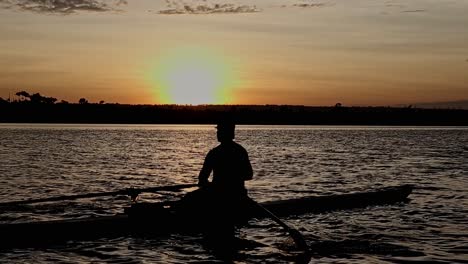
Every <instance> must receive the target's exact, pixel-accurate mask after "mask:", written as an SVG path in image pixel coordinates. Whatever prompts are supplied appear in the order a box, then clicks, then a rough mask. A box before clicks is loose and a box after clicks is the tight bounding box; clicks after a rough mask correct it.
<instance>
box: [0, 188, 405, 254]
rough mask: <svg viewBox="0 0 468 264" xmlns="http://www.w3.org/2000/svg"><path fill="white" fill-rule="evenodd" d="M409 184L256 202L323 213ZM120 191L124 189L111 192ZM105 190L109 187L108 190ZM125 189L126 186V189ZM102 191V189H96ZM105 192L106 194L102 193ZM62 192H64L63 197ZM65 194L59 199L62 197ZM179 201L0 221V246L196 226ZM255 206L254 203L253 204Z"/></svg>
mask: <svg viewBox="0 0 468 264" xmlns="http://www.w3.org/2000/svg"><path fill="white" fill-rule="evenodd" d="M189 187H194V185H176V186H165V187H156V188H146V189H140V190H133V193H132V194H131V195H132V196H134V195H135V193H138V192H141V191H145V190H146V191H148V190H149V189H151V190H177V189H184V188H189ZM412 190H413V187H412V186H411V185H400V186H394V187H385V188H379V189H375V190H370V191H366V192H355V193H349V194H339V195H327V196H308V197H303V198H298V199H288V200H280V201H270V202H265V203H261V204H260V206H261V207H263V208H264V209H266V210H267V211H269V212H271V213H273V214H275V215H277V216H290V215H300V214H305V213H322V212H326V211H333V210H346V209H353V208H364V207H368V206H374V205H385V204H395V203H401V202H407V201H408V196H409V194H410V193H411V192H412ZM110 193H113V194H123V193H125V192H124V191H117V192H110ZM107 194H109V193H107ZM127 194H128V190H127ZM99 196H101V195H99ZM102 196H104V195H102ZM67 197H69V198H70V197H73V198H71V199H76V197H78V198H86V197H90V195H75V196H67ZM61 198H64V197H61ZM57 200H60V199H57V198H50V199H49V198H46V199H38V200H29V201H19V202H6V203H0V206H16V205H20V204H26V203H30V202H45V201H57ZM62 200H63V199H62ZM177 204H178V201H174V202H161V203H135V204H133V205H132V206H131V207H129V208H128V209H127V210H125V212H124V213H122V214H117V215H114V216H103V217H88V218H83V219H70V220H57V221H38V222H24V223H12V224H0V248H2V249H7V248H15V247H35V246H44V245H49V244H54V243H61V242H64V241H69V240H92V239H98V238H103V237H109V238H111V237H121V236H129V235H130V236H133V235H136V236H139V235H144V236H152V235H162V234H171V233H186V232H197V227H196V226H194V225H193V224H189V223H188V221H187V219H186V218H183V217H180V216H179V215H178V214H177V212H176V209H175V208H177ZM257 209H258V208H257ZM257 209H256V208H255V206H254V205H253V204H252V206H250V208H246V209H245V213H246V217H247V218H248V219H251V218H265V217H269V216H268V215H267V214H266V213H265V212H264V211H261V210H257Z"/></svg>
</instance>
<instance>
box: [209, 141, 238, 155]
mask: <svg viewBox="0 0 468 264" xmlns="http://www.w3.org/2000/svg"><path fill="white" fill-rule="evenodd" d="M226 149H233V150H235V151H239V152H245V153H247V150H246V149H245V148H244V147H243V146H242V145H241V144H239V143H237V142H235V141H232V142H230V143H229V144H219V145H218V146H216V147H214V148H213V149H211V150H210V153H212V154H215V153H218V152H222V151H223V150H226Z"/></svg>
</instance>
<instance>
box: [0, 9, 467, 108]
mask: <svg viewBox="0 0 468 264" xmlns="http://www.w3.org/2000/svg"><path fill="white" fill-rule="evenodd" d="M25 2H27V4H25V5H19V4H18V3H25ZM81 2H82V3H81V4H80V5H79V6H47V5H44V4H41V1H37V0H29V1H28V0H25V1H19V0H10V1H2V0H0V36H1V41H0V48H1V49H0V61H1V62H2V63H0V97H3V98H8V95H9V93H10V94H14V93H16V92H18V91H21V90H26V91H29V92H40V93H41V94H44V95H47V96H53V97H57V98H59V99H64V100H68V101H71V102H75V101H78V99H79V98H81V97H85V98H87V99H88V100H89V101H92V102H93V101H94V102H97V101H100V100H104V101H106V102H119V103H132V104H137V103H142V104H147V103H148V104H157V103H193V104H198V103H229V104H301V105H302V104H303V105H334V104H335V103H336V102H342V103H343V104H344V105H396V104H411V103H417V102H433V101H455V100H466V99H468V74H467V73H468V45H467V43H468V33H467V31H466V25H468V16H467V15H466V13H467V11H468V2H467V1H464V0H455V1H452V0H450V1H449V0H412V1H409V0H405V1H398V0H394V1H373V0H355V1H349V0H338V1H321V2H320V4H319V5H313V6H311V5H310V3H311V2H310V1H309V2H307V1H294V0H284V1H266V0H260V1H248V0H245V1H229V0H226V1H212V0H207V1H201V0H191V1H185V2H183V1H178V0H175V1H153V0H138V1H137V0H128V1H106V2H105V3H106V4H105V5H99V4H97V5H96V4H95V3H96V2H93V1H89V0H82V1H81ZM97 3H99V1H98V2H97ZM183 3H185V6H184V4H183ZM313 3H319V2H313ZM216 4H218V5H216Z"/></svg>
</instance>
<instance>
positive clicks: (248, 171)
mask: <svg viewBox="0 0 468 264" xmlns="http://www.w3.org/2000/svg"><path fill="white" fill-rule="evenodd" d="M245 159H246V160H245V172H244V175H245V176H244V180H245V181H249V180H251V179H252V178H253V170H252V164H250V159H249V155H248V154H247V151H246V152H245Z"/></svg>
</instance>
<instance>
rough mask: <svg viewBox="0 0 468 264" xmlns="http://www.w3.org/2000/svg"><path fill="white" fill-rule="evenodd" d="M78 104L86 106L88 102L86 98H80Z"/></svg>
mask: <svg viewBox="0 0 468 264" xmlns="http://www.w3.org/2000/svg"><path fill="white" fill-rule="evenodd" d="M78 103H79V104H87V103H88V100H86V98H80V100H79V101H78Z"/></svg>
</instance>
